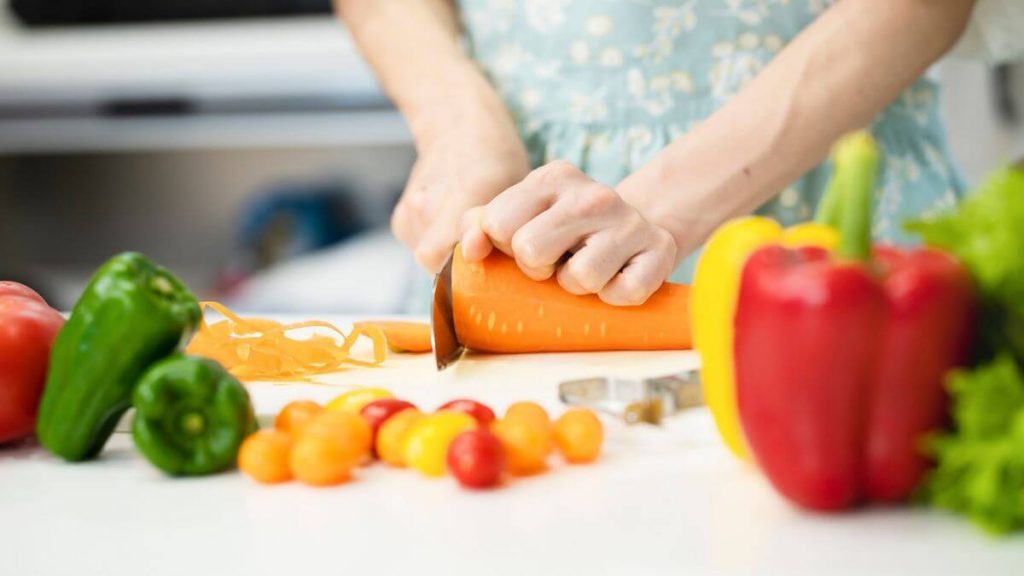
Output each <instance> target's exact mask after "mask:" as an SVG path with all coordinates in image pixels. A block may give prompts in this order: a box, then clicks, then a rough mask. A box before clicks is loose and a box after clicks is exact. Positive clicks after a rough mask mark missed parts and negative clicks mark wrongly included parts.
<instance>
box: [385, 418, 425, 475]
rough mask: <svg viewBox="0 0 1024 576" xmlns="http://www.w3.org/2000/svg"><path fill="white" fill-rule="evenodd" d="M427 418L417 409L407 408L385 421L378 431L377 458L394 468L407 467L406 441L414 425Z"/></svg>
mask: <svg viewBox="0 0 1024 576" xmlns="http://www.w3.org/2000/svg"><path fill="white" fill-rule="evenodd" d="M423 418H426V416H424V414H423V413H422V412H420V411H419V410H417V409H415V408H406V409H405V410H402V411H401V412H399V413H398V414H395V415H394V416H392V417H391V418H388V419H387V420H385V421H384V424H382V425H381V427H380V429H379V430H377V440H376V442H375V444H374V447H375V448H376V449H377V456H378V457H379V458H380V459H381V460H383V461H384V462H387V463H388V464H391V465H392V466H398V467H400V468H401V467H403V466H405V441H406V439H407V438H408V437H409V430H410V429H411V428H412V426H413V424H415V423H417V422H419V421H420V420H421V419H423Z"/></svg>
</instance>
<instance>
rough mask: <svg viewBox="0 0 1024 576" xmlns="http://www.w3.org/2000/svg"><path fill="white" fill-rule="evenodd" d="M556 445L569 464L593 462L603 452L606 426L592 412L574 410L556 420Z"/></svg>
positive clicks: (554, 427)
mask: <svg viewBox="0 0 1024 576" xmlns="http://www.w3.org/2000/svg"><path fill="white" fill-rule="evenodd" d="M552 428H553V436H554V440H555V445H556V446H558V450H559V451H560V452H561V453H562V456H564V457H565V459H566V460H568V461H569V462H573V463H576V464H581V463H584V462H592V461H593V460H594V459H595V458H597V455H598V454H599V453H600V452H601V443H602V442H604V426H602V425H601V420H599V419H598V417H597V416H595V415H594V413H593V412H591V411H590V410H583V409H572V410H569V411H568V412H566V413H565V414H562V415H561V416H560V417H559V418H558V420H555V424H554V426H553V427H552Z"/></svg>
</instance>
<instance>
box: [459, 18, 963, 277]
mask: <svg viewBox="0 0 1024 576" xmlns="http://www.w3.org/2000/svg"><path fill="white" fill-rule="evenodd" d="M832 3H833V0H459V6H460V9H461V15H462V21H463V26H464V28H465V32H466V42H467V48H468V50H469V52H470V54H471V55H472V56H473V57H474V58H475V59H476V61H477V62H478V63H479V65H480V66H481V68H482V69H483V70H484V72H485V73H486V74H487V76H488V77H489V78H490V80H491V82H492V83H493V84H494V86H495V88H496V89H497V90H498V92H499V94H500V95H501V97H502V99H503V100H504V101H505V103H506V105H507V106H508V107H509V109H510V110H511V112H512V114H513V117H514V118H515V119H516V122H517V124H518V127H519V130H520V133H521V136H522V138H523V141H524V142H525V143H526V146H527V149H528V150H529V152H530V155H531V160H532V162H533V164H534V165H541V164H543V163H545V162H548V161H551V160H554V159H565V160H568V161H570V162H572V163H574V164H575V165H577V166H579V167H580V168H581V169H582V170H583V171H584V172H586V173H587V174H589V175H590V176H591V177H593V178H594V179H596V180H598V181H600V182H603V183H605V184H608V185H611V186H614V185H616V184H617V183H618V182H619V181H620V180H622V179H623V178H624V177H626V176H627V175H628V174H630V173H631V172H633V171H635V170H637V169H639V168H640V167H642V166H643V165H644V164H645V163H646V162H647V161H648V160H650V159H651V158H652V157H653V156H654V155H655V154H657V153H658V152H659V151H660V150H661V149H662V148H664V147H665V146H667V145H668V144H669V143H670V142H671V141H672V140H673V139H675V138H678V137H679V136H681V135H682V134H685V133H686V132H687V131H688V130H689V129H690V128H691V127H693V126H694V125H695V124H696V123H698V122H700V121H702V120H704V119H705V118H707V117H708V116H709V115H710V114H711V113H712V112H714V111H715V110H716V109H717V108H719V107H720V106H722V104H724V103H725V102H727V101H728V100H729V99H730V98H732V97H733V96H734V95H735V94H736V93H737V92H738V91H739V90H741V89H742V88H743V87H744V86H745V85H746V84H747V83H748V82H750V81H751V80H752V79H753V78H754V77H756V76H757V75H758V73H760V71H761V70H762V69H763V68H764V67H765V66H766V65H767V64H768V63H769V62H770V61H771V60H772V58H774V57H775V55H776V54H778V53H779V51H781V50H782V49H783V48H784V47H785V46H786V44H788V43H789V42H790V41H792V40H793V39H794V38H795V37H796V36H797V34H799V33H800V31H801V30H802V29H804V28H805V27H806V26H807V25H809V24H810V23H811V22H813V21H814V19H815V18H817V17H818V16H819V15H820V14H821V13H822V12H824V11H825V10H826V9H828V8H829V6H830V5H831V4H832ZM872 132H873V133H874V135H875V137H876V138H877V139H878V141H879V144H880V145H881V147H882V148H883V151H884V153H885V162H884V166H883V170H882V176H881V186H880V193H879V195H878V197H877V198H876V206H875V212H874V227H875V228H874V231H875V235H876V237H877V238H879V239H882V240H885V241H890V242H896V243H907V242H911V241H912V238H910V237H908V236H907V235H906V234H905V232H904V231H903V229H902V223H903V221H904V220H905V219H907V218H910V217H917V216H920V215H922V214H926V213H929V212H932V211H936V210H940V209H943V208H945V207H948V206H950V205H952V204H953V203H955V201H956V199H957V198H958V196H959V195H960V194H961V191H962V189H963V186H962V184H961V181H960V179H959V177H958V173H957V171H956V169H955V167H954V165H953V162H952V161H951V160H950V156H949V153H948V150H947V147H946V142H945V134H944V130H943V128H942V124H941V122H940V119H939V103H938V89H937V86H935V84H934V83H933V82H931V81H930V80H928V79H927V78H922V79H920V80H919V81H918V82H917V83H915V84H914V85H913V86H912V87H911V88H910V89H908V90H907V91H906V92H905V93H904V94H903V95H902V96H901V97H900V98H899V99H898V100H896V101H895V102H894V103H892V104H891V105H890V106H889V107H888V108H887V109H886V110H885V111H884V112H883V113H882V114H881V115H880V116H879V117H878V119H877V120H876V121H875V122H874V124H873V126H872ZM829 172H830V168H829V166H828V165H827V163H826V164H824V165H822V166H819V167H817V168H815V169H814V170H812V171H810V172H809V173H808V174H806V175H805V176H803V177H802V178H800V179H799V180H798V181H796V182H794V183H792V185H790V186H788V187H787V188H786V189H785V190H782V191H781V192H780V193H779V194H778V195H777V196H776V197H775V198H774V199H773V200H772V201H770V202H769V203H767V204H766V205H764V206H763V207H762V208H761V209H760V210H759V212H760V213H762V214H766V215H770V216H773V217H775V218H777V219H778V220H780V221H782V222H783V223H786V224H791V223H794V222H797V221H801V220H805V219H807V218H809V217H810V216H811V215H812V213H813V211H814V207H815V206H816V204H817V202H818V199H819V197H820V195H821V193H822V191H823V188H824V186H825V183H826V182H827V181H828V178H829ZM692 264H693V258H691V259H690V260H689V261H688V263H687V264H686V265H684V266H683V267H681V269H680V270H678V271H677V273H676V274H675V275H674V278H675V279H678V280H686V279H687V276H688V274H689V271H690V269H691V268H692Z"/></svg>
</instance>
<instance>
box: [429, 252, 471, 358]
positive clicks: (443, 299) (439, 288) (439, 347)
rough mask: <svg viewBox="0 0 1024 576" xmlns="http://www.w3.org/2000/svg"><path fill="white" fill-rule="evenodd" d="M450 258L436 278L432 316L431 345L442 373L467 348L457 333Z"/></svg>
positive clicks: (450, 257) (451, 257) (449, 257)
mask: <svg viewBox="0 0 1024 576" xmlns="http://www.w3.org/2000/svg"><path fill="white" fill-rule="evenodd" d="M453 257H454V252H453V253H452V254H451V255H449V256H448V261H447V262H445V264H444V267H443V268H441V272H440V273H438V275H437V277H435V278H434V303H433V306H431V314H430V344H431V347H432V348H433V349H434V362H435V363H436V364H437V371H438V372H440V371H441V370H444V369H445V368H447V367H449V366H451V365H452V364H454V363H455V362H456V361H457V360H458V359H459V358H461V357H462V353H463V352H465V351H466V347H465V346H463V345H462V342H460V341H459V335H458V334H456V333H455V314H454V312H453V310H452V259H453Z"/></svg>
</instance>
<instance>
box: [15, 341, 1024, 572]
mask: <svg viewBox="0 0 1024 576" xmlns="http://www.w3.org/2000/svg"><path fill="white" fill-rule="evenodd" d="M431 363H432V359H431V358H429V357H427V356H416V357H409V356H405V357H397V356H392V357H391V358H390V359H389V360H388V363H387V365H386V366H385V367H382V368H378V369H356V370H350V371H347V372H343V373H338V374H335V375H331V376H330V377H327V378H325V379H324V381H325V382H326V383H327V385H310V384H286V385H269V384H256V385H253V386H251V391H252V393H253V397H254V400H255V402H256V406H257V411H258V412H260V413H261V414H267V413H273V412H274V411H276V410H277V409H278V408H279V407H280V406H281V405H283V404H284V403H285V402H287V401H289V400H292V399H297V398H312V399H319V400H327V399H329V398H331V397H333V396H334V395H336V394H338V393H339V392H341V391H343V390H344V389H345V388H346V387H348V386H350V385H353V384H362V385H373V386H378V385H384V386H386V387H388V388H391V389H392V390H393V391H394V392H395V393H396V394H397V395H398V396H401V397H404V398H407V399H409V400H412V401H413V402H415V403H417V404H418V405H419V406H420V407H421V408H422V409H431V408H433V407H435V406H437V405H438V404H440V403H441V402H443V401H445V400H448V399H451V398H454V397H464V396H469V397H473V398H477V399H479V400H482V401H485V402H488V403H490V404H491V405H492V406H493V407H494V408H495V409H498V410H500V409H503V408H504V407H505V406H506V405H507V404H509V403H510V402H512V401H515V400H523V399H533V400H537V401H539V402H542V403H543V404H545V405H546V406H547V407H548V408H549V409H551V410H552V411H553V412H555V413H557V412H560V411H561V410H562V409H563V408H561V407H560V406H559V404H558V400H557V397H556V396H557V395H556V385H557V382H558V381H560V380H562V379H565V378H570V377H585V376H593V375H603V374H610V375H623V376H627V375H648V376H651V375H659V374H663V373H667V372H671V371H674V370H681V369H684V368H687V367H691V366H694V365H696V357H695V356H694V355H693V354H692V353H686V352H678V353H621V354H592V355H551V356H520V357H492V358H486V357H471V358H467V359H464V360H463V361H462V363H461V364H459V365H457V366H456V367H455V368H453V369H452V370H449V371H447V372H445V373H442V374H436V373H434V372H433V370H432V366H431ZM605 423H606V445H605V450H604V452H603V454H602V457H601V459H600V460H599V461H598V462H597V463H595V464H593V465H589V466H566V465H563V464H561V463H558V462H557V458H553V459H552V462H553V467H552V468H553V469H552V470H551V471H550V472H549V473H547V474H544V475H541V476H538V477H533V478H528V479H518V480H513V481H511V482H509V483H508V484H507V485H506V486H504V487H502V488H500V489H498V490H493V491H489V492H469V491H466V490H462V489H460V488H458V486H457V485H456V484H455V482H454V480H452V479H451V478H444V479H437V480H432V479H427V478H424V477H422V476H419V475H418V474H416V473H415V472H412V471H408V470H395V469H391V468H388V467H386V466H384V465H381V464H377V465H374V466H371V467H368V468H365V469H361V470H360V471H359V473H358V476H357V477H356V479H355V480H354V481H353V482H351V483H349V484H346V485H342V486H337V487H332V488H321V489H314V488H309V487H306V486H303V485H300V484H297V483H292V484H288V485H283V486H273V487H266V486H259V485H256V484H254V483H252V482H250V481H249V480H248V479H246V478H245V477H243V476H242V475H240V474H238V473H226V474H221V475H217V476H213V477H207V478H198V479H169V478H165V477H163V476H161V475H160V474H159V473H157V472H156V471H155V469H153V468H152V467H150V466H149V464H148V463H147V462H146V461H145V460H143V459H142V458H141V457H140V456H139V455H138V454H137V453H136V452H135V450H134V448H133V446H132V443H131V438H130V436H129V435H128V434H125V433H118V434H115V436H114V438H113V439H112V440H111V442H110V443H109V444H108V446H107V448H106V450H105V451H104V452H103V455H102V457H101V458H100V459H99V460H98V461H96V462H90V463H84V464H76V465H71V464H64V463H62V462H59V461H57V460H55V459H54V458H52V457H51V456H49V455H48V454H46V453H45V452H43V451H42V450H41V449H38V448H32V447H22V448H19V449H14V450H4V451H0V518H2V521H0V543H2V544H0V548H2V549H3V550H4V553H3V555H2V560H0V566H2V568H0V573H3V574H5V575H6V574H11V575H18V576H29V575H35V574H71V573H74V574H76V575H83V576H84V575H88V574H97V575H100V574H102V575H104V576H115V575H119V574H125V575H132V576H137V575H150V574H186V573H188V574H223V575H228V574H231V575H234V574H244V575H246V576H253V575H256V574H274V575H276V576H280V575H286V574H335V573H337V574H356V573H369V574H472V575H474V576H477V575H480V574H488V575H490V574H548V573H559V574H586V575H590V574H637V575H658V574H720V573H722V574H787V575H792V574H893V575H896V574H900V575H903V574H928V575H929V576H931V575H934V574H964V575H967V574H972V575H973V574H984V575H986V576H991V575H999V574H1020V573H1021V570H1022V569H1024V539H1022V537H1019V536H1018V537H1015V538H1006V539H1001V540H997V539H992V538H990V537H987V536H985V535H984V534H982V533H980V532H979V531H978V530H976V529H975V528H974V527H972V526H971V525H969V524H968V523H967V522H965V521H963V520H961V519H959V518H955V517H951V516H947V515H944V514H941V513H933V512H929V511H926V510H919V509H907V508H891V509H869V510H864V511H859V512H856V513H852V514H847V515H841V516H822V515H817V514H809V513H804V512H800V511H798V510H796V509H794V508H793V507H791V506H790V505H789V504H787V503H786V502H784V501H782V500H781V499H780V498H778V497H777V496H776V495H775V494H774V493H773V492H772V491H771V489H770V487H769V486H768V485H767V484H766V483H765V481H764V480H763V479H762V478H761V477H760V476H759V475H758V474H757V473H756V472H755V471H753V470H751V469H749V468H748V467H746V466H745V465H743V464H740V463H738V462H737V461H735V460H734V459H733V458H732V457H731V456H730V455H729V454H728V453H727V452H726V450H725V448H724V447H723V445H722V444H721V443H720V442H719V441H718V439H717V436H716V434H715V432H714V429H713V425H712V422H711V418H710V416H709V414H708V413H707V412H706V411H705V410H695V411H691V412H689V413H686V414H683V415H681V416H677V417H675V418H672V419H670V420H669V421H668V422H667V423H666V425H665V426H663V427H661V428H658V427H653V426H646V425H642V426H634V427H627V426H625V425H624V424H621V423H618V422H614V421H612V420H606V421H605Z"/></svg>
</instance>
